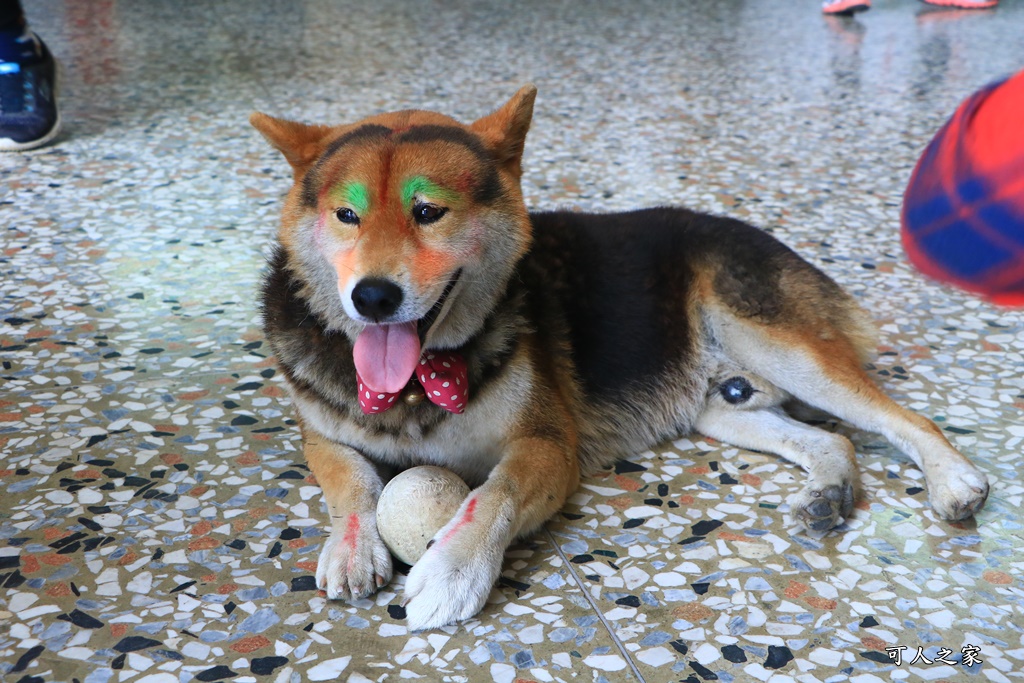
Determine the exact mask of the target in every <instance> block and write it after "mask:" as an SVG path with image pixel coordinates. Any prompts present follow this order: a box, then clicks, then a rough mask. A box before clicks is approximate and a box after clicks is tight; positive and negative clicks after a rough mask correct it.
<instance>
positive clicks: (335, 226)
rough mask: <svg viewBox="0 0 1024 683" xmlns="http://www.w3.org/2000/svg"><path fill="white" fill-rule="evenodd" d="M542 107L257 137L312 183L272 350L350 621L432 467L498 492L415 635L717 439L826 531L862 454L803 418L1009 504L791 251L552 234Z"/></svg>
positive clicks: (522, 97)
mask: <svg viewBox="0 0 1024 683" xmlns="http://www.w3.org/2000/svg"><path fill="white" fill-rule="evenodd" d="M535 97H536V88H534V87H533V86H526V87H523V88H522V89H521V90H519V91H518V92H517V93H516V94H515V95H514V96H513V97H512V98H511V99H510V100H509V101H508V102H507V103H505V104H504V105H503V106H501V107H500V108H499V109H497V110H496V111H494V112H493V113H491V114H489V115H487V116H484V117H483V118H481V119H479V120H477V121H475V122H473V123H471V124H469V125H464V124H462V123H459V122H458V121H456V120H454V119H452V118H449V117H447V116H444V115H442V114H438V113H433V112H428V111H421V110H406V111H399V112H393V113H385V114H380V115H377V116H372V117H370V118H367V119H364V120H362V121H359V122H358V123H355V124H351V125H343V126H334V127H329V126H323V125H305V124H301V123H296V122H293V121H286V120H282V119H277V118H273V117H271V116H268V115H266V114H262V113H259V112H257V113H254V114H253V115H252V116H251V118H250V122H251V123H252V125H253V126H254V127H255V128H256V129H257V130H258V131H259V132H260V133H262V135H263V136H264V137H265V138H266V139H267V141H269V142H270V144H271V145H272V146H273V147H275V148H276V149H277V150H279V151H280V152H281V153H282V154H283V155H284V157H285V159H286V160H287V161H288V163H289V164H290V165H291V167H292V170H293V172H294V183H293V185H292V187H291V190H290V191H289V193H288V195H287V199H286V200H285V203H284V207H283V212H282V220H281V225H280V229H279V233H278V237H279V240H278V242H279V243H278V245H277V246H276V251H275V252H274V254H273V256H272V257H271V259H270V266H269V269H268V273H267V275H266V276H265V279H264V283H263V287H262V314H263V328H264V332H265V335H266V339H267V340H268V343H269V346H270V348H271V349H272V350H273V353H274V354H275V356H276V359H277V363H278V365H279V367H280V369H281V371H282V374H283V376H284V377H285V379H286V380H287V385H288V387H289V390H290V393H291V396H292V400H293V402H294V406H295V410H296V411H297V413H298V422H299V425H300V429H301V433H302V440H303V451H304V455H305V457H306V461H307V462H308V464H309V467H310V469H311V471H312V472H313V474H314V475H315V477H316V480H317V482H318V483H319V485H320V487H321V488H322V490H323V496H324V500H325V502H326V506H327V508H328V510H329V512H330V517H331V533H330V537H329V538H328V539H327V541H326V542H325V543H324V546H323V548H322V551H321V553H320V557H319V562H318V565H317V571H316V580H317V585H318V586H319V587H320V588H322V589H324V590H326V593H327V596H328V597H329V598H332V599H354V598H361V597H365V596H367V595H369V594H371V593H372V592H373V591H375V590H376V589H378V588H380V587H381V586H383V585H384V584H386V583H387V582H388V581H389V580H390V578H391V574H392V562H391V557H390V555H389V553H388V550H387V548H386V547H385V546H384V544H383V543H382V541H381V539H380V536H379V535H378V532H377V526H376V519H375V514H376V513H375V509H376V503H377V498H378V495H379V494H380V492H381V489H382V487H383V484H384V482H385V481H386V480H387V478H388V477H389V476H391V475H392V474H393V473H394V472H396V471H399V470H402V469H404V468H408V467H410V466H415V465H424V464H429V465H439V466H442V467H446V468H448V469H450V470H453V471H454V472H456V473H457V474H459V475H460V476H461V477H462V478H463V479H465V480H466V481H467V483H469V484H470V486H471V487H473V490H472V491H471V493H470V495H469V496H468V497H467V498H466V500H465V501H464V502H463V503H462V505H461V507H460V509H459V510H458V512H457V513H456V514H455V516H454V517H453V518H452V519H451V521H449V522H448V523H447V524H446V525H445V526H444V527H443V528H442V529H441V530H440V531H439V532H438V533H437V535H436V536H435V537H434V539H433V540H432V541H430V543H429V544H428V549H427V550H426V553H425V554H424V555H423V557H422V558H421V559H420V560H419V561H418V562H417V563H416V564H415V565H414V566H413V567H412V569H411V570H410V572H409V575H408V577H407V581H406V584H405V599H406V606H405V609H406V615H407V620H408V625H409V627H410V628H411V629H414V630H417V629H426V628H435V627H439V626H443V625H445V624H449V623H451V622H454V621H457V620H462V619H467V618H469V617H471V616H473V615H475V614H476V613H477V612H479V611H480V610H481V609H482V607H483V605H484V602H485V600H486V598H487V596H488V593H489V592H490V590H491V587H492V586H493V584H494V583H495V581H496V580H497V578H498V576H499V573H500V570H501V564H502V558H503V554H504V551H505V549H506V547H507V546H508V545H509V543H510V542H512V541H513V540H514V539H515V538H517V537H521V536H524V535H527V534H529V533H531V532H533V531H534V530H536V529H537V528H538V527H540V526H541V525H542V524H543V523H544V522H545V521H546V520H547V519H548V518H550V517H551V516H552V515H554V514H555V513H556V512H557V511H558V510H559V509H560V508H561V507H562V506H563V504H564V503H565V501H566V499H567V498H568V497H569V496H570V495H571V494H572V493H573V492H574V491H575V490H576V488H577V486H578V484H579V482H580V477H581V475H585V474H587V473H590V472H593V471H594V470H596V469H598V468H603V467H607V466H609V465H610V464H611V463H612V462H614V461H615V460H616V459H618V458H621V457H623V456H626V455H629V454H631V453H636V452H639V451H641V450H643V449H646V448H649V447H651V446H654V445H656V444H658V443H661V442H663V441H665V440H667V439H670V438H673V437H677V436H678V435H680V434H684V433H687V432H690V431H693V430H695V431H697V432H699V433H701V434H704V435H706V436H709V437H712V438H715V439H718V440H720V441H724V442H727V443H730V444H734V445H736V446H739V447H742V448H749V449H756V450H759V451H766V452H771V453H775V454H778V455H780V456H782V457H783V458H786V459H788V460H791V461H793V462H794V463H796V464H798V465H799V466H801V467H802V468H803V469H805V470H806V471H807V474H808V478H807V483H806V485H805V486H804V487H803V489H802V490H800V491H799V492H797V493H796V494H794V495H793V496H792V497H791V498H790V500H789V503H790V506H791V510H792V517H793V518H794V520H795V521H796V522H797V523H799V524H800V525H802V526H803V527H806V528H807V529H808V530H810V531H811V532H816V533H819V534H820V533H823V532H825V531H827V530H828V529H831V528H832V527H834V526H835V525H837V524H838V523H840V522H841V521H842V520H843V519H844V518H847V517H849V515H850V514H851V511H852V509H853V504H854V497H855V491H856V486H857V483H858V481H859V477H858V473H857V465H856V456H855V454H854V448H853V445H852V444H851V443H850V441H848V440H847V439H846V438H844V437H842V436H840V435H838V434H834V433H831V432H828V431H824V430H821V429H818V428H815V427H811V426H809V425H807V424H804V423H802V422H799V421H797V420H796V419H794V418H793V417H791V416H790V415H789V414H788V413H787V412H786V411H785V410H784V409H783V404H786V403H787V402H789V401H798V402H800V403H803V404H809V405H811V406H814V407H816V408H819V409H821V410H824V411H827V412H829V413H831V414H833V415H835V416H837V417H839V418H842V419H844V420H847V421H849V422H850V423H852V424H853V425H855V426H856V427H858V428H861V429H865V430H870V431H873V432H877V433H880V434H883V435H884V436H885V437H886V438H888V439H889V440H890V441H891V442H892V443H893V444H895V445H896V446H897V447H898V448H899V449H900V450H902V451H903V452H904V453H906V454H907V455H908V456H910V458H911V459H912V460H913V461H914V463H915V464H916V465H917V466H918V467H919V468H921V470H922V471H923V472H924V476H925V479H926V481H927V485H928V491H929V498H930V502H931V505H932V508H933V509H934V510H935V512H936V513H937V514H938V515H939V516H940V517H942V518H945V519H948V520H961V519H965V518H967V517H970V516H971V515H973V514H974V513H975V512H976V511H977V510H978V509H979V508H980V507H981V506H982V505H983V503H984V502H985V499H986V497H987V495H988V481H987V479H986V477H985V475H984V474H983V473H982V472H981V471H979V470H978V469H977V468H976V467H975V466H974V465H972V464H971V463H970V462H969V461H968V460H967V459H966V458H965V457H964V456H963V455H961V454H960V453H959V452H957V451H956V450H955V449H954V448H953V447H952V446H951V445H950V443H949V442H948V441H947V440H946V438H945V437H944V436H943V433H942V431H941V430H940V429H939V428H938V427H937V426H936V425H935V424H933V423H932V422H931V421H930V420H928V419H926V418H923V417H921V416H919V415H916V414H914V413H912V412H910V411H908V410H905V409H904V408H901V407H900V406H898V405H897V404H896V403H894V402H893V401H892V400H891V399H890V398H888V397H887V396H886V395H885V394H884V393H883V392H882V391H881V390H880V389H879V388H878V387H877V386H876V385H875V383H874V382H873V381H872V380H871V378H870V377H869V376H868V375H867V374H866V373H865V371H864V369H863V366H864V362H865V359H866V358H868V356H869V355H870V353H871V352H872V351H873V349H874V348H875V342H874V338H875V334H874V331H873V327H872V324H871V322H870V320H869V318H868V316H867V315H866V313H865V312H864V311H863V310H862V309H861V308H860V307H859V306H858V305H857V303H856V302H855V301H854V299H853V298H852V297H851V296H849V295H848V294H847V293H845V292H844V291H843V290H842V289H840V287H839V286H838V285H836V283H835V282H833V281H832V280H831V279H829V278H828V277H827V276H826V275H824V274H823V273H821V272H820V271H819V270H817V269H816V268H814V267H813V266H811V265H810V264H809V263H807V262H806V261H804V260H803V259H801V258H800V257H799V256H797V255H796V253H794V252H793V251H791V250H790V249H789V248H787V247H786V246H784V245H783V244H782V243H781V242H779V241H777V240H776V239H775V238H773V237H772V236H770V235H769V234H767V233H765V232H763V231H761V230H759V229H757V228H754V227H752V226H749V225H747V224H745V223H742V222H740V221H738V220H733V219H730V218H723V217H717V216H710V215H704V214H700V213H695V212H693V211H688V210H686V209H682V208H651V209H643V210H637V211H632V212H628V213H610V214H588V213H576V212H565V211H560V212H545V213H530V212H528V211H527V208H526V206H525V204H524V201H523V195H522V190H521V187H520V182H521V176H522V164H521V160H522V154H523V147H524V144H525V140H526V134H527V131H528V129H529V127H530V122H531V118H532V115H533V105H534V99H535ZM449 391H450V392H451V393H450V394H449ZM427 399H430V400H427Z"/></svg>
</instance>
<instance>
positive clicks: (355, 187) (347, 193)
mask: <svg viewBox="0 0 1024 683" xmlns="http://www.w3.org/2000/svg"><path fill="white" fill-rule="evenodd" d="M331 196H332V197H333V198H334V199H335V200H337V201H342V202H345V203H346V204H348V205H349V206H351V207H352V208H353V209H355V212H356V213H357V214H362V213H366V210H367V209H368V208H370V192H369V191H368V190H367V189H366V185H364V184H363V183H345V184H343V185H339V186H338V187H336V188H334V191H333V192H331Z"/></svg>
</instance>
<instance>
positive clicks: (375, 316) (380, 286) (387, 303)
mask: <svg viewBox="0 0 1024 683" xmlns="http://www.w3.org/2000/svg"><path fill="white" fill-rule="evenodd" d="M352 303H353V304H355V306H356V310H357V311H359V315H365V316H366V317H367V318H369V319H370V320H373V321H374V322H380V321H381V320H384V319H386V318H390V317H391V316H393V315H394V314H395V311H397V310H398V307H399V306H401V305H402V288H401V287H399V286H398V285H396V284H395V283H394V282H391V281H390V280H385V279H383V278H379V277H368V278H364V279H362V280H360V281H359V282H358V283H357V284H356V286H355V289H353V290H352Z"/></svg>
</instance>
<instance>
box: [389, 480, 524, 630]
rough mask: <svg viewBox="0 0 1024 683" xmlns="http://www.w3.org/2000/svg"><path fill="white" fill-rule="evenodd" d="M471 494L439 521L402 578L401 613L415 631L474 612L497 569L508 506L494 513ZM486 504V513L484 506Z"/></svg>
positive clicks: (509, 516)
mask: <svg viewBox="0 0 1024 683" xmlns="http://www.w3.org/2000/svg"><path fill="white" fill-rule="evenodd" d="M479 498H481V496H479V495H470V496H469V497H468V498H467V499H466V501H465V502H464V503H463V504H462V507H461V508H459V511H458V512H457V513H455V516H454V517H452V519H451V521H450V522H448V524H446V525H444V527H442V528H441V530H440V531H438V532H437V534H435V535H434V540H432V541H431V545H430V546H429V547H428V549H427V552H426V553H425V554H424V555H423V557H421V558H420V559H419V561H418V562H417V563H416V564H415V565H414V566H413V568H412V570H411V571H410V572H409V576H408V578H407V579H406V580H405V615H406V619H407V620H408V622H409V628H410V629H412V630H414V631H416V630H420V629H425V628H438V627H440V626H444V625H446V624H450V623H452V622H454V621H460V620H462V619H469V618H470V617H471V616H473V615H474V614H476V613H477V612H479V611H480V610H481V609H482V608H483V606H484V603H485V602H487V596H488V595H489V594H490V592H491V588H492V587H493V586H494V582H495V581H497V580H498V575H499V574H500V573H501V562H502V560H503V559H504V555H505V546H506V545H508V541H509V538H510V535H511V534H510V528H509V527H510V523H511V520H512V518H513V515H512V513H511V511H510V510H506V511H505V513H504V514H502V513H500V512H499V513H498V514H495V509H494V508H493V507H491V506H488V505H486V504H484V505H481V506H480V509H477V503H478V502H479V501H478V499H479ZM488 508H490V514H488V512H487V510H488Z"/></svg>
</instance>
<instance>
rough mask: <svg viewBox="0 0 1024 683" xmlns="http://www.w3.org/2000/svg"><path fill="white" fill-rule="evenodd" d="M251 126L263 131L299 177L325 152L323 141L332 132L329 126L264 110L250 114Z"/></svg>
mask: <svg viewBox="0 0 1024 683" xmlns="http://www.w3.org/2000/svg"><path fill="white" fill-rule="evenodd" d="M249 123H251V124H252V127H253V128H255V129H256V130H258V131H259V132H260V133H262V134H263V137H265V138H266V139H267V142H269V143H270V144H271V145H273V147H274V148H275V149H277V150H278V151H279V152H281V154H283V155H284V158H285V159H287V160H288V163H289V164H291V165H292V169H293V170H294V171H295V177H296V178H300V177H302V175H303V174H305V172H306V170H307V169H308V168H309V166H310V165H311V164H312V163H313V162H314V161H315V160H316V158H317V156H319V154H320V152H321V151H322V146H323V145H322V143H323V141H324V138H326V137H327V136H328V135H329V134H330V132H331V127H330V126H310V125H306V124H305V123H299V122H297V121H286V120H285V119H277V118H274V117H273V116H268V115H267V114H263V113H261V112H258V111H257V112H253V113H252V115H251V116H250V117H249Z"/></svg>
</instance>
